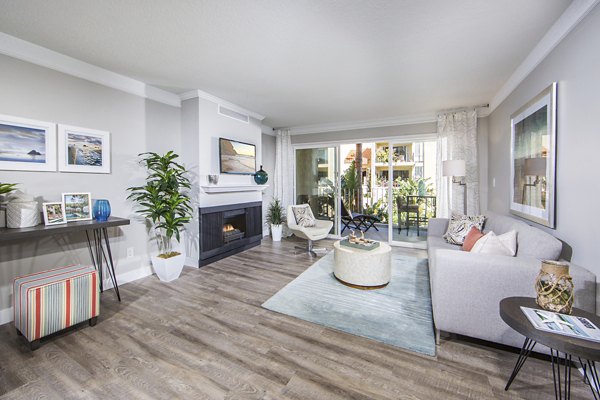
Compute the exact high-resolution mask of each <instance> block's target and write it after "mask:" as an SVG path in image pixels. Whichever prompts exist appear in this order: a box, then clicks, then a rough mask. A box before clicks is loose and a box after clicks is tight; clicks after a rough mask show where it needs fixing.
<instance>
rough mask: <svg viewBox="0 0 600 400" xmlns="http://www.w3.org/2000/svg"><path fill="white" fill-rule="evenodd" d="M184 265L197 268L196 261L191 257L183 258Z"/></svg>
mask: <svg viewBox="0 0 600 400" xmlns="http://www.w3.org/2000/svg"><path fill="white" fill-rule="evenodd" d="M185 265H186V266H187V267H197V266H198V260H196V259H195V258H192V257H186V258H185Z"/></svg>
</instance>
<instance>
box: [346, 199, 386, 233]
mask: <svg viewBox="0 0 600 400" xmlns="http://www.w3.org/2000/svg"><path fill="white" fill-rule="evenodd" d="M340 208H341V216H342V224H343V225H344V226H343V227H342V232H341V233H344V230H345V229H346V228H349V229H352V228H354V229H359V230H361V231H362V230H363V229H362V228H361V227H364V228H365V229H364V231H363V232H368V231H369V229H371V228H375V230H376V231H379V229H378V228H377V226H376V225H375V224H376V223H377V222H381V220H380V219H379V218H378V217H376V216H375V215H369V214H359V213H351V212H349V211H348V209H347V208H346V205H345V204H344V201H343V200H342V199H340ZM351 224H352V226H350V225H351Z"/></svg>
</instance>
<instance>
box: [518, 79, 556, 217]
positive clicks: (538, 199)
mask: <svg viewBox="0 0 600 400" xmlns="http://www.w3.org/2000/svg"><path fill="white" fill-rule="evenodd" d="M510 118H511V161H510V175H511V185H510V212H511V213H512V214H515V215H518V216H519V217H521V218H525V219H528V220H530V221H533V222H536V223H538V224H540V225H544V226H547V227H549V228H554V227H555V212H556V211H555V210H556V205H555V201H556V82H554V83H552V84H551V85H550V86H548V87H547V88H546V89H544V90H543V91H542V92H541V93H540V94H538V95H537V96H535V97H534V98H533V99H531V100H530V101H529V102H528V103H527V104H525V105H524V106H523V107H521V108H520V109H518V110H517V111H516V112H515V113H514V114H513V115H511V117H510Z"/></svg>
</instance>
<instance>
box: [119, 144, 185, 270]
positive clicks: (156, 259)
mask: <svg viewBox="0 0 600 400" xmlns="http://www.w3.org/2000/svg"><path fill="white" fill-rule="evenodd" d="M139 157H141V160H140V164H141V165H143V166H144V167H145V168H146V170H147V172H148V177H147V178H146V184H145V185H144V186H134V187H130V188H128V189H127V190H129V191H130V192H131V194H130V195H129V196H127V198H128V199H130V200H133V201H134V202H136V203H137V204H138V205H139V206H140V208H139V209H138V210H137V211H136V212H137V213H138V214H140V215H142V216H144V217H145V218H146V220H147V221H149V223H150V224H151V229H152V230H153V231H154V234H155V237H154V238H155V239H156V242H157V244H158V255H157V256H152V257H150V258H151V260H152V266H153V267H154V272H156V275H158V278H159V279H160V280H161V281H164V282H170V281H172V280H175V279H177V278H178V277H179V274H181V270H182V269H183V264H184V263H185V255H184V254H182V253H180V252H177V251H174V250H173V238H175V239H176V240H177V242H180V241H181V236H180V231H181V230H183V228H184V225H185V224H186V223H187V222H189V221H190V219H191V218H192V207H191V205H190V201H191V200H190V197H189V196H188V195H187V194H186V193H185V191H186V190H189V189H190V188H191V183H190V180H189V179H188V177H187V176H186V174H187V171H186V169H185V168H184V167H183V166H182V165H180V164H178V163H177V162H176V161H175V159H177V158H178V157H179V156H178V155H177V154H175V153H174V152H172V151H169V152H168V153H166V154H165V155H162V156H161V155H159V154H156V153H151V152H149V153H142V154H139Z"/></svg>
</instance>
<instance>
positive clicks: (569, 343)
mask: <svg viewBox="0 0 600 400" xmlns="http://www.w3.org/2000/svg"><path fill="white" fill-rule="evenodd" d="M521 307H528V308H535V309H540V310H541V308H540V307H539V306H538V305H537V304H536V302H535V299H533V298H530V297H508V298H505V299H503V300H502V301H500V317H501V318H502V320H503V321H504V322H506V324H507V325H508V326H510V327H511V328H512V329H514V330H515V331H517V332H519V333H520V334H522V335H523V336H525V342H524V343H523V347H522V348H521V353H520V354H519V358H518V359H517V363H516V364H515V368H514V369H513V371H512V374H511V375H510V377H509V378H508V382H507V383H506V387H505V388H504V390H508V388H509V387H510V385H511V383H512V382H513V380H514V379H515V378H516V376H517V374H518V373H519V370H520V369H521V367H522V366H523V364H525V361H526V360H527V357H529V354H530V353H531V351H532V350H533V348H534V347H535V345H536V344H537V343H540V344H543V345H545V346H548V347H550V359H551V361H552V375H553V377H554V395H555V397H556V398H557V399H562V398H565V399H570V398H571V361H572V360H573V359H574V358H575V360H579V362H580V363H581V366H582V367H583V372H584V380H585V382H587V383H588V385H589V387H590V389H591V390H592V393H593V394H594V398H598V397H600V376H599V375H598V373H597V371H596V364H595V361H598V360H600V343H599V342H594V341H591V340H584V339H578V338H575V337H571V336H565V335H559V334H556V333H551V332H546V331H542V330H540V329H536V328H535V327H534V326H533V325H532V324H531V322H529V320H528V319H527V317H526V316H525V314H524V313H523V311H521ZM571 315H573V316H577V317H585V318H587V319H589V320H590V321H591V322H592V323H593V324H594V325H596V326H597V327H600V318H599V317H598V316H597V315H595V314H592V313H589V312H587V311H583V310H580V309H578V308H573V312H572V314H571ZM561 353H562V354H563V356H562V357H561ZM561 361H562V362H561ZM560 364H562V366H563V372H561V365H560ZM561 375H562V379H561ZM561 381H562V382H561ZM563 393H564V397H563ZM597 396H598V397H597Z"/></svg>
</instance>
